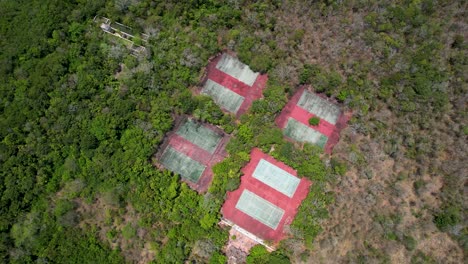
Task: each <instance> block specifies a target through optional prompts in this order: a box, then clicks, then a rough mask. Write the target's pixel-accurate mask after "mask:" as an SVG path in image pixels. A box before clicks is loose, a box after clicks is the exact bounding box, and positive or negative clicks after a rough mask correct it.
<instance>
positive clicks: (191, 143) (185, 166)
mask: <svg viewBox="0 0 468 264" xmlns="http://www.w3.org/2000/svg"><path fill="white" fill-rule="evenodd" d="M228 141H229V137H228V136H227V135H226V134H225V133H224V132H223V131H222V130H221V129H219V128H217V127H215V126H213V125H209V124H203V123H200V122H198V121H196V120H194V119H192V118H189V117H182V118H179V119H178V120H177V122H176V125H175V128H174V130H173V131H172V132H170V133H169V134H168V135H167V136H166V139H165V141H164V142H163V144H162V145H161V147H160V149H159V151H158V152H157V153H156V155H155V158H156V162H157V165H158V166H159V167H160V168H165V169H168V170H170V171H172V172H174V173H176V174H178V175H180V176H181V178H182V180H183V181H184V182H186V183H187V184H188V185H189V186H190V187H191V188H192V189H194V190H196V191H198V192H205V191H206V190H207V189H208V187H209V185H210V183H211V180H212V179H213V171H212V169H211V168H212V166H213V165H214V164H216V163H218V162H220V161H221V160H223V159H224V158H225V157H226V155H227V154H226V152H225V146H226V144H227V142H228Z"/></svg>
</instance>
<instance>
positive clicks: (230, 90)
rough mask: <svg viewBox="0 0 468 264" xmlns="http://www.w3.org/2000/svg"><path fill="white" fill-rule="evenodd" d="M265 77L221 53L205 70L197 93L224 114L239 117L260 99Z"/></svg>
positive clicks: (232, 57)
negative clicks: (203, 95)
mask: <svg viewBox="0 0 468 264" xmlns="http://www.w3.org/2000/svg"><path fill="white" fill-rule="evenodd" d="M267 80H268V76H267V75H266V74H263V75H262V74H259V73H258V72H253V71H252V70H251V69H250V68H249V66H247V65H245V64H244V63H242V62H240V61H239V60H238V59H237V58H236V57H234V56H232V55H230V54H228V53H223V54H221V55H219V56H217V57H215V58H214V59H213V60H212V61H211V62H210V63H209V64H208V66H207V68H206V76H205V77H204V78H203V88H202V89H201V91H200V93H201V94H205V95H208V96H211V97H212V98H213V100H214V101H215V102H216V104H218V105H219V106H220V107H221V108H222V109H223V110H225V111H227V112H229V113H233V114H235V115H236V116H240V115H241V114H243V113H245V112H246V111H247V110H248V109H249V108H250V106H251V105H252V102H253V101H254V100H257V99H259V98H261V97H262V96H263V95H262V91H263V89H264V88H265V86H266V82H267Z"/></svg>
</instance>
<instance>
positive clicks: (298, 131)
mask: <svg viewBox="0 0 468 264" xmlns="http://www.w3.org/2000/svg"><path fill="white" fill-rule="evenodd" d="M283 133H284V134H285V135H286V136H287V137H289V138H292V139H294V140H297V141H299V142H309V143H312V144H315V145H317V146H319V147H321V148H323V147H324V146H325V144H327V140H328V138H327V137H326V136H324V135H322V134H321V133H320V132H318V131H316V130H314V129H312V128H310V127H309V126H307V125H304V124H302V123H301V122H299V121H297V120H295V119H293V118H288V123H287V124H286V127H285V128H284V131H283Z"/></svg>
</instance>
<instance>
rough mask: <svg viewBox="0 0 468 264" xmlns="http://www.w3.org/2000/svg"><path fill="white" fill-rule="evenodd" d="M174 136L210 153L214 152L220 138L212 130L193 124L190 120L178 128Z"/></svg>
mask: <svg viewBox="0 0 468 264" xmlns="http://www.w3.org/2000/svg"><path fill="white" fill-rule="evenodd" d="M176 134H177V135H179V136H181V137H183V138H185V139H186V140H188V141H190V142H192V143H193V144H195V145H197V146H199V147H200V148H202V149H204V150H206V151H208V152H210V153H213V152H214V151H215V150H216V147H217V146H218V143H219V141H220V140H221V138H222V136H220V135H218V134H217V133H216V132H214V131H213V130H211V129H209V128H206V127H204V126H203V125H201V124H198V123H195V122H193V121H192V120H190V119H187V121H186V122H185V123H184V124H183V125H182V126H180V127H179V129H178V130H177V132H176Z"/></svg>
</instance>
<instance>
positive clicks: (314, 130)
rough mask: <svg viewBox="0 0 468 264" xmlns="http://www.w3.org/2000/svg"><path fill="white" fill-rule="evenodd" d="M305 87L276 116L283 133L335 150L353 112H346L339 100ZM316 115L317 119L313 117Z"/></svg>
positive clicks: (290, 137) (301, 140) (294, 138)
mask: <svg viewBox="0 0 468 264" xmlns="http://www.w3.org/2000/svg"><path fill="white" fill-rule="evenodd" d="M309 89H310V88H309V87H305V86H303V87H301V88H300V89H299V91H297V92H296V93H295V94H294V96H293V97H292V98H291V100H289V102H288V103H287V104H286V106H285V107H284V108H283V110H282V111H281V114H280V115H279V116H278V117H277V118H276V121H275V122H276V124H277V125H278V126H279V127H280V128H281V129H283V134H284V135H285V136H286V137H287V138H289V139H292V140H295V141H298V142H308V143H312V144H315V145H317V146H319V147H321V148H323V149H324V150H325V152H326V153H331V151H332V149H333V147H334V146H335V145H336V143H338V140H339V139H340V131H341V130H342V129H343V128H345V127H346V126H347V122H348V121H349V119H350V118H351V113H350V112H343V111H342V110H341V108H340V106H339V105H338V104H337V102H335V101H332V100H331V99H327V98H326V97H325V96H323V95H319V94H315V93H313V92H312V91H310V90H309ZM312 118H313V119H315V120H316V121H314V122H313V123H311V120H312Z"/></svg>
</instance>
